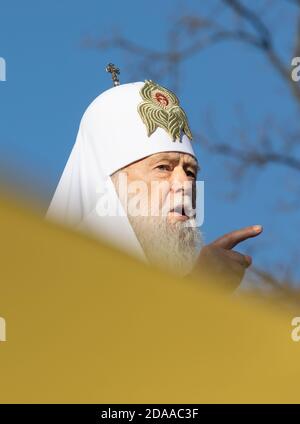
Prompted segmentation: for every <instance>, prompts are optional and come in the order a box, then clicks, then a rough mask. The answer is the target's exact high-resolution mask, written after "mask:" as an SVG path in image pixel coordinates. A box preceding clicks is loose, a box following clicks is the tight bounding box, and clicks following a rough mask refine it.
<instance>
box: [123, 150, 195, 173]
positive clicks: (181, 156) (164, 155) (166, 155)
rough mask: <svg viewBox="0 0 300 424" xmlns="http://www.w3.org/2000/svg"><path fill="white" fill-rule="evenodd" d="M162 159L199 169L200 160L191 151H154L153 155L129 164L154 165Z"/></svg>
mask: <svg viewBox="0 0 300 424" xmlns="http://www.w3.org/2000/svg"><path fill="white" fill-rule="evenodd" d="M160 161H166V162H169V163H172V164H174V165H176V164H180V163H181V164H183V165H190V166H192V167H193V168H197V169H199V165H198V161H197V159H196V157H195V156H193V155H191V154H189V153H181V152H176V151H174V152H173V151H172V152H160V153H154V154H153V155H149V156H147V157H145V158H143V159H140V160H139V161H137V162H134V163H132V164H130V165H129V167H131V166H132V167H133V166H135V165H136V164H138V165H150V166H151V165H152V164H155V163H157V162H160Z"/></svg>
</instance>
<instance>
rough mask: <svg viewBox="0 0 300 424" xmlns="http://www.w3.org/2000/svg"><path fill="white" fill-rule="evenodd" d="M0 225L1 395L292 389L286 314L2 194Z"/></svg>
mask: <svg viewBox="0 0 300 424" xmlns="http://www.w3.org/2000/svg"><path fill="white" fill-rule="evenodd" d="M0 226H1V267H0V287H1V290H0V316H1V317H2V318H4V319H5V323H6V338H7V341H5V342H1V343H0V402H1V403H7V402H9V403H17V402H21V403H28V402H29V403H45V402H51V403H52V402H55V403H56V402H63V403H66V402H68V403H69V402H71V403H75V402H76V403H78V402H80V403H86V402H87V403H204V402H205V403H206V402H221V403H225V402H226V403H227V402H298V401H299V399H300V394H299V377H300V372H299V371H300V343H296V342H293V341H292V339H291V330H292V327H291V319H292V316H288V314H287V315H284V314H283V313H279V312H278V311H277V310H276V308H271V307H270V308H269V309H266V308H263V307H262V306H259V305H256V304H254V303H246V302H245V301H244V300H243V301H241V300H239V301H238V300H236V299H235V300H234V299H233V298H231V297H230V296H228V295H224V293H223V292H222V291H221V290H220V291H216V290H215V289H212V288H211V289H208V288H207V287H206V288H205V286H204V285H203V284H202V283H201V282H200V281H199V282H197V284H192V283H191V282H188V281H183V280H179V279H178V280H175V279H174V278H173V277H171V276H169V275H165V274H163V273H160V272H159V271H157V270H155V269H151V268H148V267H146V266H144V265H143V264H140V263H138V262H136V261H135V260H134V259H132V258H130V257H127V256H126V255H124V254H122V253H120V252H118V251H115V250H113V249H112V248H110V247H108V246H105V245H102V244H100V243H99V242H96V241H94V240H91V239H89V238H87V237H84V236H82V235H79V234H77V233H72V232H71V231H68V230H67V229H64V228H60V227H59V226H55V225H54V224H51V223H48V222H45V221H44V220H43V219H41V218H40V217H39V216H38V215H37V214H34V213H33V212H30V211H29V210H27V209H26V208H25V207H24V208H22V207H20V206H18V205H16V204H14V203H13V202H8V201H5V200H2V201H0ZM299 315H300V310H299ZM2 330H3V327H2ZM0 335H1V332H0Z"/></svg>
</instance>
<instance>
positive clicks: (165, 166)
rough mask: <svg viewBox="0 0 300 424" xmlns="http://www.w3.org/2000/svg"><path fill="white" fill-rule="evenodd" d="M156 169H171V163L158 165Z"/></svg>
mask: <svg viewBox="0 0 300 424" xmlns="http://www.w3.org/2000/svg"><path fill="white" fill-rule="evenodd" d="M156 169H159V170H161V171H170V166H169V165H158V166H157V167H156Z"/></svg>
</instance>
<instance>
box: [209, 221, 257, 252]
mask: <svg viewBox="0 0 300 424" xmlns="http://www.w3.org/2000/svg"><path fill="white" fill-rule="evenodd" d="M262 230H263V228H262V226H261V225H251V226H250V227H245V228H242V229H240V230H236V231H232V232H231V233H228V234H225V235H224V236H222V237H219V238H218V239H217V240H215V241H214V242H213V243H212V244H213V245H214V246H218V247H222V248H223V249H228V250H229V249H232V248H233V247H235V246H236V245H237V244H239V243H241V242H242V241H245V240H247V239H248V238H251V237H256V236H258V235H259V234H260V233H261V232H262Z"/></svg>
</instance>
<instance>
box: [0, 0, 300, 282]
mask: <svg viewBox="0 0 300 424" xmlns="http://www.w3.org/2000/svg"><path fill="white" fill-rule="evenodd" d="M200 3H201V2H198V1H194V0H190V1H185V2H183V1H176V0H165V1H163V2H162V1H158V0H154V1H151V2H146V1H141V0H140V1H136V0H127V1H121V0H115V1H113V2H106V1H100V0H98V1H96V0H85V1H78V0H77V1H72V0H52V1H46V0H26V1H21V0H19V1H17V0H0V57H3V58H5V60H6V63H7V81H6V82H0V123H1V124H0V178H1V180H2V181H10V182H12V183H13V184H14V185H15V187H16V188H18V190H22V192H23V193H25V194H26V193H28V194H35V196H37V197H39V198H40V199H41V200H42V201H43V203H44V205H45V208H46V206H47V204H48V203H49V202H50V200H51V196H52V194H53V191H54V190H55V187H56V185H57V183H58V180H59V177H60V175H61V173H62V171H63V168H64V165H65V163H66V160H67V158H68V155H69V153H70V151H71V148H72V145H73V143H74V141H75V137H76V134H77V130H78V125H79V121H80V118H81V116H82V114H83V112H84V110H85V108H86V107H87V106H88V104H89V103H90V102H91V101H92V100H93V99H94V98H95V97H96V96H97V95H98V94H100V93H101V92H102V91H104V90H105V89H107V88H110V86H111V82H110V79H109V77H108V75H107V74H106V73H105V71H104V68H105V66H106V64H107V63H108V62H114V63H116V64H118V66H119V67H120V68H121V71H122V74H121V81H122V82H124V83H125V82H130V81H131V79H130V75H131V72H130V70H129V69H128V63H130V64H131V66H132V67H134V66H135V61H136V63H137V64H138V59H139V58H138V57H136V58H132V57H131V58H130V60H129V58H128V56H127V55H126V54H125V53H124V52H122V51H120V50H118V49H110V50H105V51H100V50H96V49H92V48H85V47H84V45H83V40H84V39H85V38H86V37H87V36H89V37H92V38H95V39H96V38H97V37H100V36H109V34H112V33H114V32H115V31H119V32H121V33H122V34H123V35H125V36H126V37H128V38H129V39H131V40H132V41H135V42H138V43H140V44H142V45H145V46H147V47H149V48H153V49H157V50H161V49H164V48H165V47H166V42H165V41H164V40H165V35H166V31H167V30H168V28H169V27H170V25H171V23H172V19H173V18H174V17H176V16H177V17H178V15H181V14H184V13H187V12H191V11H193V12H194V13H197V12H198V11H200V10H204V11H205V6H204V3H202V4H201V5H200ZM259 3H260V2H258V1H254V2H251V4H252V5H253V7H254V5H257V4H259ZM206 4H207V3H206ZM289 7H290V9H289V10H288V12H287V16H288V18H287V19H290V21H291V20H292V19H293V16H294V15H295V13H294V10H293V8H292V6H289ZM268 16H269V17H270V20H271V21H272V19H273V21H272V22H275V28H276V31H275V32H274V37H275V39H276V43H277V44H278V46H279V48H280V50H281V52H282V54H283V56H284V58H285V60H286V61H287V63H290V60H291V57H290V51H289V50H288V48H287V47H288V45H289V43H290V37H292V35H293V34H290V33H289V31H286V30H285V29H284V26H283V27H282V26H281V25H276V19H278V17H276V14H274V16H273V15H272V13H269V15H268ZM223 19H224V21H226V20H227V19H228V17H227V16H226V15H225V16H224V18H223ZM291 27H292V26H291ZM285 28H286V27H285ZM136 66H137V65H136ZM181 70H182V80H181V90H180V98H181V102H182V104H183V105H184V108H185V110H186V112H187V113H188V116H189V119H190V124H191V127H192V129H193V130H194V131H195V132H197V133H199V134H200V138H199V140H197V147H196V150H197V155H198V159H199V162H200V164H201V166H202V173H201V174H200V178H201V179H204V180H205V188H206V193H205V223H204V226H203V232H204V234H205V237H206V240H207V241H208V242H209V241H212V240H213V239H214V238H216V237H218V236H220V235H222V234H224V233H225V232H228V231H231V230H233V229H237V228H239V227H243V226H246V225H252V224H262V225H263V226H264V228H265V231H264V233H263V235H261V236H260V238H259V239H256V240H250V241H247V242H246V243H244V245H241V247H240V250H241V251H249V252H251V251H252V250H253V249H255V250H254V252H255V253H254V263H255V264H257V265H260V266H262V267H268V266H272V267H273V265H274V264H277V265H278V264H281V263H282V264H290V263H291V261H292V263H293V264H295V263H296V262H295V261H296V260H297V258H298V257H299V256H298V255H299V254H300V251H299V249H298V236H297V233H298V230H299V229H300V220H299V213H298V210H297V209H295V210H293V211H290V212H289V213H283V212H282V211H280V210H278V208H277V207H276V205H277V202H278V199H281V200H282V199H284V200H287V201H289V200H290V199H292V198H293V196H294V194H293V193H292V194H291V193H289V192H288V191H287V189H286V188H287V187H289V185H293V184H294V183H295V181H297V179H298V180H299V175H300V174H299V173H297V172H288V171H287V169H285V168H283V167H277V166H270V167H267V168H266V169H264V170H262V171H258V170H257V169H253V170H252V171H251V172H250V174H248V176H247V177H246V178H245V180H244V181H235V182H233V181H232V179H231V178H229V174H230V169H231V166H232V165H231V163H230V161H225V160H224V158H222V157H218V156H213V155H212V154H211V153H209V152H208V151H206V150H205V149H204V148H202V147H201V131H202V130H203V128H202V125H203V121H204V117H205V116H206V115H207V111H208V110H209V111H211V112H212V113H213V115H212V116H213V121H214V125H215V127H216V128H217V131H218V133H219V134H221V136H224V137H225V140H226V141H229V142H230V143H237V139H236V138H237V131H238V128H239V126H240V125H241V121H240V120H241V111H243V114H244V115H245V116H246V118H245V119H246V121H247V125H246V128H247V131H248V136H249V137H250V138H251V137H252V139H253V140H254V142H255V140H256V131H257V124H258V123H259V122H261V121H262V120H263V119H264V118H266V117H268V116H270V115H272V116H273V119H275V121H278V122H280V124H282V125H284V126H288V125H290V122H291V120H294V121H295V120H296V119H297V118H298V116H297V111H296V109H295V106H294V105H293V103H292V102H291V101H290V95H289V93H288V91H287V87H286V85H285V84H284V83H283V82H282V81H281V80H280V78H279V77H278V76H277V75H276V73H275V72H274V70H272V68H271V67H270V66H269V65H268V64H267V63H266V61H265V59H264V58H263V57H262V55H260V54H259V53H257V51H255V50H253V49H251V48H250V47H248V46H245V45H241V44H237V43H228V44H225V43H224V44H221V45H218V46H215V47H212V48H208V49H206V50H204V51H203V52H201V53H200V54H198V55H195V56H193V57H191V58H189V59H188V60H187V61H185V62H184V63H183V65H182V69H181ZM136 75H137V77H138V79H139V80H144V79H149V78H151V75H146V74H144V73H143V72H142V71H141V70H139V69H138V66H137V70H136ZM157 82H159V83H162V84H165V85H168V79H166V78H164V79H162V80H161V81H157ZM228 137H229V138H230V140H229V139H228ZM273 142H274V143H275V144H276V143H277V140H276V136H274V140H273ZM233 190H234V191H238V192H239V195H238V196H237V197H236V198H235V199H234V200H232V199H231V200H230V199H228V194H229V193H231V192H232V191H233ZM294 272H295V274H296V275H299V273H298V272H297V269H296V267H295V266H294Z"/></svg>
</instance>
